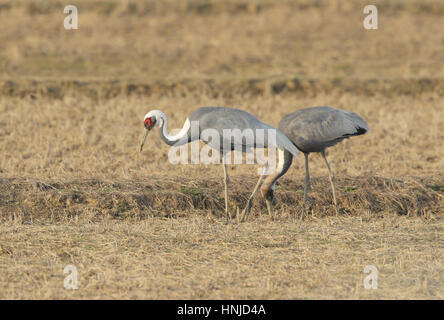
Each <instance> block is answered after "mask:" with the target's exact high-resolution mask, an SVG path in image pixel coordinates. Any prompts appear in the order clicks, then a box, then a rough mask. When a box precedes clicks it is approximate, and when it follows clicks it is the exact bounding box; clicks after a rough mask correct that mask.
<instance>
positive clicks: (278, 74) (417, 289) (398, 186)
mask: <svg viewBox="0 0 444 320" xmlns="http://www.w3.org/2000/svg"><path fill="white" fill-rule="evenodd" d="M365 4H367V3H365V2H363V1H339V0H338V1H327V0H325V1H322V0H318V1H308V0H300V1H289V0H282V1H271V0H270V1H269V0H264V1H259V0H253V1H242V0H236V1H235V0H229V1H222V0H212V1H210V0H186V1H178V0H177V1H176V0H167V1H162V2H159V1H154V0H144V1H120V2H118V1H98V0H79V1H77V6H78V9H79V29H78V30H71V31H67V30H65V29H63V19H64V17H65V15H64V14H63V7H64V6H65V5H66V4H65V3H63V2H62V1H30V0H29V1H25V0H22V1H8V0H0V21H1V26H2V30H3V31H2V33H0V299H39V298H41V299H54V298H58V299H76V298H81V299H85V298H90V299H91V298H92V299H105V298H121V299H128V298H129V299H181V298H183V299H414V298H417V299H443V298H444V148H443V146H442V144H443V141H444V64H443V61H444V50H443V49H444V30H443V28H442V21H443V19H444V3H442V2H441V1H439V0H427V1H419V0H406V1H401V0H392V1H389V0H380V1H374V4H376V5H377V7H378V10H379V29H378V30H372V31H368V30H365V29H364V28H363V27H362V20H363V18H364V14H363V13H362V10H363V7H364V5H365ZM205 105H223V106H229V107H236V108H240V109H243V110H246V111H248V112H251V113H252V114H254V115H255V116H257V117H258V118H259V119H260V120H262V121H264V122H266V123H268V124H270V125H273V126H276V125H277V123H278V122H279V120H280V119H281V118H282V116H284V115H286V114H288V113H290V112H292V111H294V110H297V109H301V108H304V107H309V106H314V105H329V106H332V107H336V108H340V109H346V110H351V111H354V112H356V113H358V114H359V115H361V116H362V117H363V118H364V119H365V120H366V121H367V122H368V123H369V125H370V128H371V130H370V132H369V133H368V134H366V135H364V136H360V137H355V138H352V139H349V140H347V141H344V142H343V143H341V144H339V145H337V146H335V147H334V148H331V149H329V150H328V157H329V161H330V164H331V166H332V169H333V171H334V173H335V177H336V181H337V195H338V202H339V207H340V214H339V215H336V214H335V210H334V208H333V206H332V197H331V190H330V184H329V181H328V174H327V169H326V168H325V166H324V163H323V160H322V158H321V157H320V156H319V155H312V156H311V162H310V170H311V177H312V191H311V192H310V193H309V197H308V207H309V209H308V215H307V217H306V219H305V220H304V221H300V220H299V219H298V217H299V215H300V208H301V204H302V197H303V191H302V190H303V183H304V162H303V156H302V155H301V157H300V158H299V159H296V160H295V161H293V164H292V167H291V168H290V170H289V172H288V173H287V174H286V175H285V176H284V177H282V178H281V179H280V180H279V182H278V187H277V191H276V198H275V209H276V216H275V218H274V219H273V220H272V219H271V218H270V217H269V216H268V215H267V214H266V207H265V203H264V201H263V200H262V198H261V196H260V195H258V196H257V197H256V198H255V200H254V203H253V209H252V214H251V215H250V216H249V219H248V220H247V221H246V222H243V223H239V222H238V221H236V219H234V221H233V222H232V223H231V224H229V225H226V224H225V223H224V218H223V217H224V195H223V179H222V177H223V171H222V166H221V165H208V166H205V165H173V164H171V163H170V162H169V161H168V150H169V149H168V146H167V145H165V144H164V143H163V142H162V141H161V139H160V138H159V136H158V134H157V130H156V131H155V132H153V133H151V134H150V136H149V138H148V139H149V141H148V143H147V144H146V145H145V149H144V151H143V152H142V153H139V152H138V143H139V139H140V136H141V134H142V130H143V123H142V120H143V116H144V115H145V113H146V112H148V111H149V110H151V109H161V110H163V111H164V112H165V114H166V115H167V117H168V126H169V129H173V128H180V127H182V124H183V121H184V119H185V118H186V116H187V115H188V114H189V113H190V112H191V111H192V110H194V109H195V108H197V107H199V106H205ZM256 169H257V165H254V166H252V165H231V166H229V174H230V177H231V181H230V210H231V212H233V213H234V212H235V211H236V209H237V207H239V208H241V209H242V208H243V206H244V205H245V203H246V200H247V199H248V196H249V192H250V191H251V190H252V189H253V187H254V185H255V183H256V179H257V175H256ZM69 264H71V265H74V266H76V267H77V269H78V276H79V287H78V289H77V290H66V289H64V286H63V281H64V277H65V275H64V274H63V269H64V267H65V266H66V265H69ZM367 265H374V266H376V267H377V268H378V272H379V278H378V289H376V290H367V289H365V288H364V285H363V281H364V278H365V277H366V276H367V275H366V274H365V273H364V272H363V270H364V267H365V266H367Z"/></svg>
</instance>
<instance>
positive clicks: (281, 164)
mask: <svg viewBox="0 0 444 320" xmlns="http://www.w3.org/2000/svg"><path fill="white" fill-rule="evenodd" d="M193 121H198V124H199V128H198V134H197V135H196V136H193V135H192V134H191V133H192V130H191V125H192V124H191V123H192V122H193ZM156 125H158V126H159V133H160V138H161V139H162V140H163V141H164V142H165V143H166V144H168V145H170V146H180V145H184V144H186V143H189V142H192V141H194V140H198V139H199V140H201V141H203V142H204V143H206V144H207V145H209V146H210V147H212V148H213V149H217V150H218V151H219V152H220V154H221V156H222V163H223V169H224V175H225V180H224V183H225V216H226V219H227V222H228V220H229V217H230V214H229V212H228V181H229V180H228V173H227V166H226V154H227V153H228V152H229V151H231V150H238V148H236V146H238V147H239V142H237V143H238V144H236V139H234V142H233V140H232V139H231V137H229V140H228V141H225V143H224V139H226V137H224V132H223V131H224V130H226V129H229V130H236V129H238V130H240V131H244V130H246V129H249V130H252V131H253V135H254V141H250V142H248V141H247V139H245V141H244V140H243V139H241V142H240V144H241V145H240V147H241V150H242V152H247V153H250V152H252V149H253V148H256V147H264V148H271V147H276V148H277V149H278V150H277V151H278V157H279V160H278V167H277V169H276V170H275V171H274V172H273V173H271V174H269V175H268V176H267V178H265V180H263V179H264V175H261V177H260V178H259V181H258V183H257V185H256V187H255V189H254V191H253V193H252V194H251V196H250V198H249V199H248V203H247V206H246V207H245V209H244V210H243V212H242V217H244V216H245V213H246V212H248V211H249V210H250V208H251V201H252V198H253V196H254V194H255V193H256V191H257V189H258V187H259V185H260V184H261V182H262V180H263V185H265V186H268V188H267V189H266V190H265V192H263V196H264V198H265V200H266V203H267V209H268V213H269V214H270V215H272V211H273V207H272V201H273V196H274V190H275V186H276V181H277V180H278V179H279V178H280V177H281V176H282V175H283V174H285V172H287V170H288V168H289V166H290V164H291V161H290V162H288V159H292V156H297V153H298V150H297V148H296V147H295V146H294V145H293V143H291V141H290V140H289V139H288V138H287V137H286V136H285V135H283V134H282V133H281V132H279V130H276V129H275V128H273V127H271V126H269V125H267V124H265V123H263V122H261V121H259V120H258V119H256V118H255V117H254V116H253V115H251V114H249V113H248V112H245V111H242V110H238V109H231V108H224V107H202V108H199V109H197V110H195V111H193V112H191V114H190V115H189V116H188V117H187V119H186V120H185V123H184V125H183V128H182V129H181V130H180V132H179V133H178V134H176V135H174V136H171V135H169V134H168V131H167V118H166V116H165V114H164V113H163V112H162V111H160V110H152V111H150V112H148V113H147V114H146V115H145V117H144V126H145V129H146V131H145V132H144V135H143V137H142V142H141V145H140V152H141V151H142V148H143V145H144V143H145V139H146V137H147V135H148V133H149V131H150V130H151V129H152V128H154V127H155V126H156ZM206 129H211V130H216V132H217V133H218V135H219V137H220V140H219V141H213V140H212V139H207V138H205V137H204V136H203V135H202V132H203V131H204V130H206ZM269 129H272V130H274V132H275V133H276V136H275V137H276V145H275V146H272V145H271V143H269V139H268V136H267V135H266V136H265V137H264V138H265V139H264V141H263V144H262V145H260V144H259V145H257V135H256V133H257V130H264V131H265V132H267V130H269ZM225 146H228V147H225ZM224 147H225V148H224ZM266 168H268V167H266ZM264 173H265V172H264ZM261 190H262V188H261ZM242 220H243V219H242Z"/></svg>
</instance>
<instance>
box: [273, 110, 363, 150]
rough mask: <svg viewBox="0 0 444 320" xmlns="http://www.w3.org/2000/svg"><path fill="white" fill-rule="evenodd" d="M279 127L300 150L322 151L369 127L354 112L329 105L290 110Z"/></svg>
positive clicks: (359, 133)
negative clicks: (291, 111)
mask: <svg viewBox="0 0 444 320" xmlns="http://www.w3.org/2000/svg"><path fill="white" fill-rule="evenodd" d="M278 129H279V130H280V131H281V132H282V133H283V134H285V135H286V136H287V137H288V138H289V139H290V140H291V142H293V143H294V145H295V146H296V147H297V148H298V149H299V150H300V151H302V152H304V153H310V152H322V151H324V150H325V149H326V148H328V147H331V146H334V145H335V144H337V143H339V142H341V141H342V140H344V139H346V138H349V137H351V136H357V135H361V134H364V133H366V132H368V131H369V130H370V128H369V126H368V124H367V123H366V122H365V121H364V120H362V118H361V117H360V116H358V115H357V114H356V113H354V112H350V111H343V110H338V109H333V108H330V107H312V108H307V109H302V110H298V111H295V112H293V113H290V114H289V115H286V116H285V117H283V118H282V120H281V121H280V122H279V125H278Z"/></svg>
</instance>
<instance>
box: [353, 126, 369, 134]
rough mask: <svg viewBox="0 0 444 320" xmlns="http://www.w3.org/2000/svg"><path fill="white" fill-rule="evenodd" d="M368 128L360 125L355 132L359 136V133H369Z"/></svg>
mask: <svg viewBox="0 0 444 320" xmlns="http://www.w3.org/2000/svg"><path fill="white" fill-rule="evenodd" d="M367 131H368V130H367V129H366V128H362V127H358V128H356V133H355V135H357V136H359V135H361V134H365V133H367Z"/></svg>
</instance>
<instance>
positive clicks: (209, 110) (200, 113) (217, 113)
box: [188, 107, 297, 154]
mask: <svg viewBox="0 0 444 320" xmlns="http://www.w3.org/2000/svg"><path fill="white" fill-rule="evenodd" d="M188 119H190V121H199V137H200V134H201V133H202V131H203V130H205V129H214V130H216V131H217V132H218V133H219V135H220V138H221V140H220V143H219V148H220V151H221V152H223V151H224V150H223V149H222V147H223V142H224V141H223V138H224V136H223V131H224V130H225V129H238V130H240V131H244V130H246V129H251V130H253V133H254V138H255V139H254V143H253V144H246V141H245V140H246V139H243V140H242V151H243V152H247V151H249V150H251V148H256V147H257V145H256V132H257V131H256V130H258V129H263V130H267V129H272V130H276V129H275V128H273V127H272V126H270V125H268V124H266V123H263V122H261V121H259V120H258V119H257V118H256V117H254V116H253V115H251V114H250V113H248V112H246V111H243V110H239V109H233V108H226V107H201V108H199V109H197V110H194V111H193V112H191V113H190V115H189V116H188ZM266 133H267V132H266V131H265V135H264V144H263V146H260V147H265V148H267V147H269V143H268V135H267V134H266ZM188 137H189V139H188V142H190V141H191V137H190V133H189V135H188ZM204 142H205V143H208V144H209V145H210V146H211V141H204ZM227 142H228V143H227V145H231V147H230V150H234V149H235V146H236V145H235V141H234V139H232V140H231V141H227ZM276 144H277V146H278V147H282V148H285V149H287V150H288V151H289V152H290V153H293V154H297V149H296V148H294V146H293V145H292V143H291V141H290V140H289V139H288V138H287V137H286V136H285V135H283V134H282V133H281V132H279V131H278V130H276ZM225 151H227V150H225Z"/></svg>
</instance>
